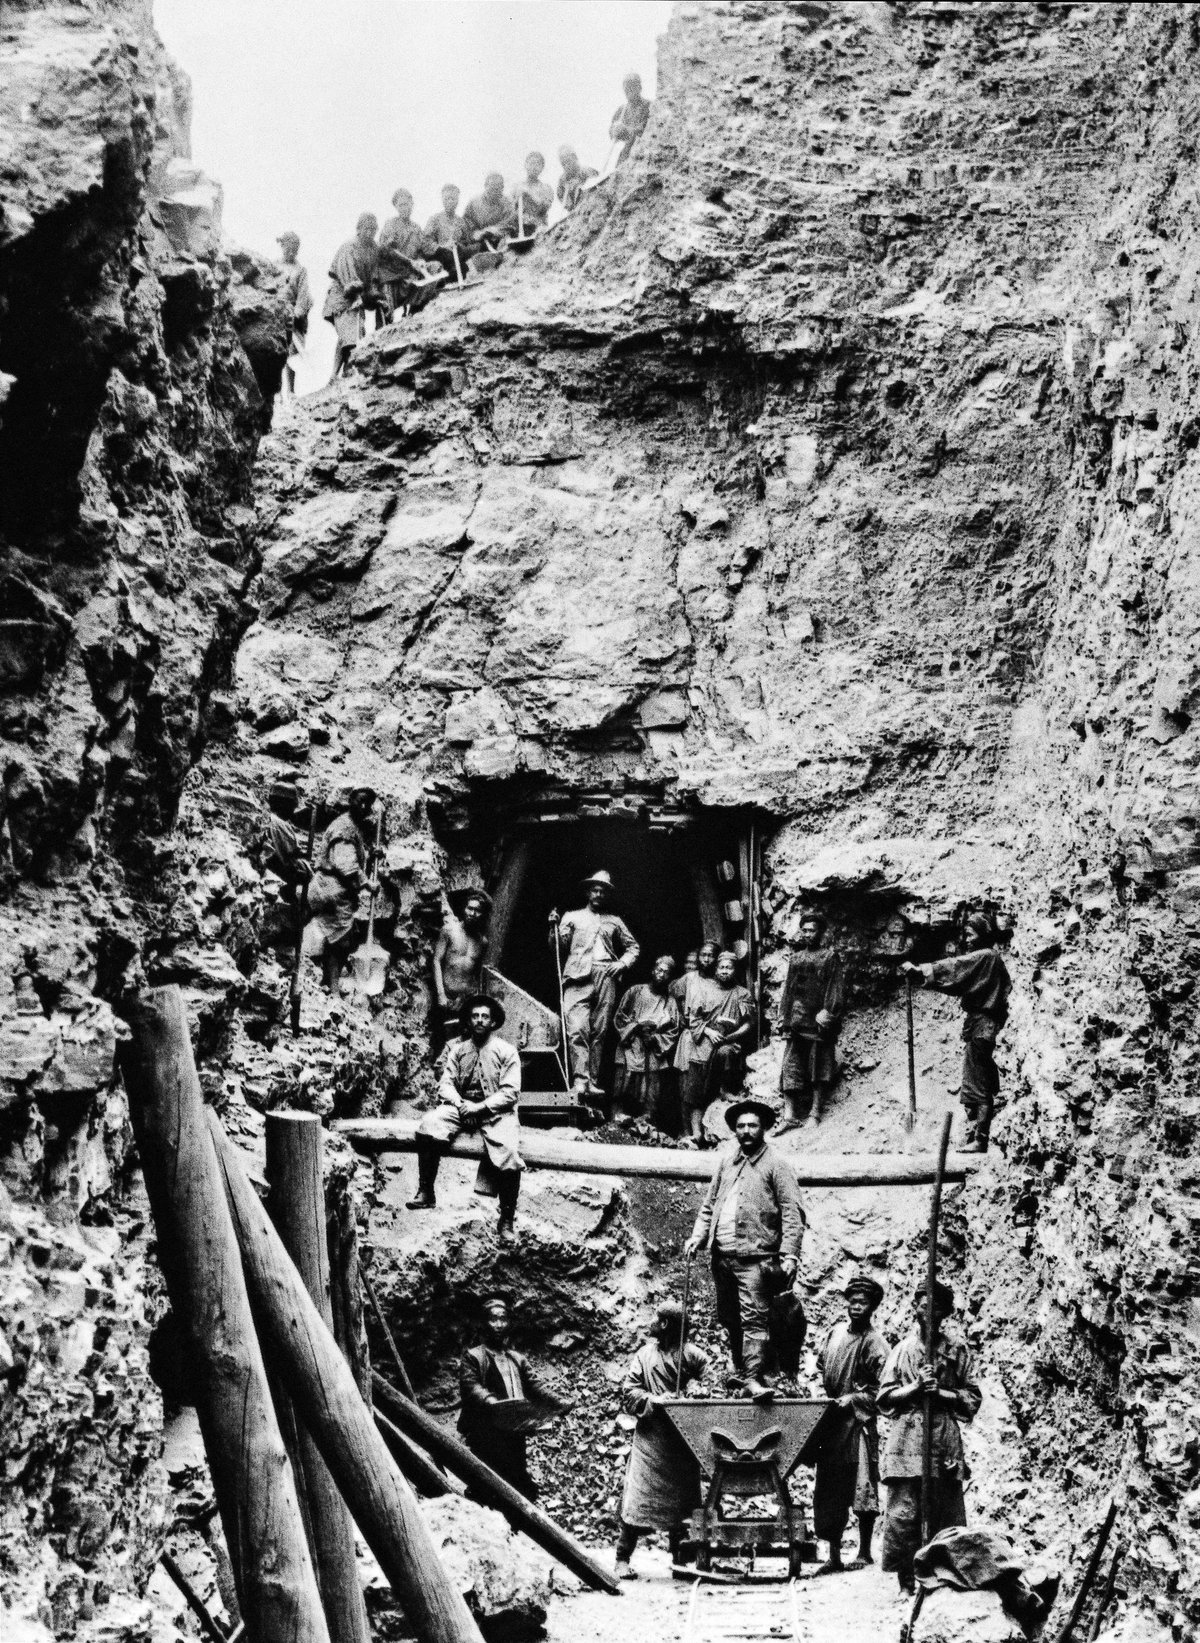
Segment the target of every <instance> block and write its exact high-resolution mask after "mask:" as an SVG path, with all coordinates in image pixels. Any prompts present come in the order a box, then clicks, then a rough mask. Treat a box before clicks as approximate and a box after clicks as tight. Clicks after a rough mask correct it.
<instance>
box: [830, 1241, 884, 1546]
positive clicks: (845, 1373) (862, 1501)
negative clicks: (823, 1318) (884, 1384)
mask: <svg viewBox="0 0 1200 1643" xmlns="http://www.w3.org/2000/svg"><path fill="white" fill-rule="evenodd" d="M842 1294H843V1295H844V1296H845V1297H846V1321H845V1323H840V1324H834V1326H833V1328H832V1329H831V1330H830V1331H829V1334H828V1335H827V1336H826V1337H825V1341H824V1344H823V1345H822V1347H821V1350H820V1351H819V1352H818V1353H817V1369H818V1370H819V1372H820V1375H821V1379H822V1381H823V1383H824V1387H825V1396H826V1397H827V1398H829V1399H831V1400H832V1401H833V1403H834V1404H835V1405H836V1406H837V1407H836V1412H835V1413H834V1414H833V1415H831V1416H830V1417H828V1418H827V1422H826V1427H825V1433H826V1435H825V1438H824V1441H823V1442H822V1444H821V1450H820V1453H819V1454H818V1455H817V1465H816V1484H815V1487H814V1489H813V1529H814V1532H815V1534H816V1537H817V1539H818V1540H827V1541H828V1542H829V1560H828V1562H826V1563H824V1564H823V1565H822V1566H821V1568H820V1569H819V1570H818V1571H817V1572H818V1574H836V1573H837V1572H838V1571H839V1570H841V1569H842V1568H843V1567H844V1565H843V1563H842V1536H843V1535H844V1534H845V1532H846V1525H847V1524H848V1523H849V1521H850V1512H851V1509H853V1511H854V1513H855V1515H856V1516H857V1518H858V1556H857V1558H855V1560H854V1562H853V1563H851V1564H850V1567H851V1568H852V1569H861V1568H863V1567H864V1565H866V1564H868V1563H872V1562H874V1559H873V1558H872V1556H871V1539H872V1536H873V1535H874V1533H875V1519H876V1518H877V1517H878V1516H879V1426H878V1423H877V1421H876V1419H875V1400H876V1397H877V1395H878V1392H879V1377H880V1375H881V1374H882V1373H883V1366H884V1363H885V1362H886V1361H887V1355H888V1344H887V1342H886V1341H885V1340H884V1338H883V1336H882V1335H881V1334H880V1333H879V1331H878V1330H877V1329H876V1328H875V1327H874V1324H873V1322H872V1320H873V1318H874V1315H875V1309H876V1308H877V1307H878V1305H879V1303H880V1301H882V1300H883V1286H882V1285H881V1284H878V1283H876V1281H875V1279H874V1278H867V1277H865V1276H863V1275H862V1274H859V1275H857V1276H856V1277H853V1278H851V1280H850V1282H849V1283H848V1284H847V1285H846V1287H845V1289H844V1290H843V1291H842Z"/></svg>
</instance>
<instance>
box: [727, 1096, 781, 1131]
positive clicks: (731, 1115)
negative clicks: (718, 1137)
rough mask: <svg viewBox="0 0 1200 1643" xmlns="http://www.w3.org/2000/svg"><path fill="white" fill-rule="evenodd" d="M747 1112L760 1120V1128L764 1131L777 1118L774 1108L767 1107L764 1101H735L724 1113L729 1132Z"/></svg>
mask: <svg viewBox="0 0 1200 1643" xmlns="http://www.w3.org/2000/svg"><path fill="white" fill-rule="evenodd" d="M748 1112H752V1113H753V1114H754V1115H755V1117H756V1118H760V1119H761V1120H762V1127H763V1129H765V1130H769V1129H770V1127H771V1125H772V1124H773V1123H774V1122H775V1119H776V1117H777V1114H776V1112H775V1109H774V1107H768V1106H767V1104H766V1102H765V1101H735V1102H734V1103H733V1105H732V1107H730V1108H729V1109H728V1110H727V1111H726V1113H725V1122H726V1123H727V1124H728V1125H729V1128H730V1129H731V1130H732V1129H736V1128H737V1121H738V1119H739V1118H742V1117H743V1116H744V1115H745V1114H746V1113H748Z"/></svg>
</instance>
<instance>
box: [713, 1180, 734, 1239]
mask: <svg viewBox="0 0 1200 1643" xmlns="http://www.w3.org/2000/svg"><path fill="white" fill-rule="evenodd" d="M737 1223H738V1189H737V1188H736V1187H734V1188H733V1190H732V1191H731V1192H727V1193H726V1194H725V1202H724V1204H723V1205H722V1206H721V1213H720V1216H719V1217H718V1219H717V1230H716V1232H715V1233H714V1235H713V1243H714V1244H716V1246H717V1248H718V1249H733V1248H734V1246H735V1245H736V1243H737Z"/></svg>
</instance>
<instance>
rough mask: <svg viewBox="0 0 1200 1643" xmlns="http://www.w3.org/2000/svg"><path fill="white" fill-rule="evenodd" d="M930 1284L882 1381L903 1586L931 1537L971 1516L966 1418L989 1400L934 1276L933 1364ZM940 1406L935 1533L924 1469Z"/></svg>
mask: <svg viewBox="0 0 1200 1643" xmlns="http://www.w3.org/2000/svg"><path fill="white" fill-rule="evenodd" d="M925 1297H926V1290H925V1285H924V1284H922V1285H921V1287H920V1289H918V1290H917V1292H916V1295H915V1296H914V1297H913V1315H914V1327H913V1329H912V1331H911V1333H910V1334H909V1335H907V1336H906V1337H905V1338H904V1340H902V1341H901V1342H900V1344H899V1345H898V1346H894V1347H893V1348H892V1350H891V1351H890V1352H889V1353H888V1358H887V1362H886V1363H885V1364H884V1366H883V1374H882V1376H881V1378H880V1382H879V1399H878V1403H879V1412H880V1414H881V1415H886V1416H888V1417H889V1419H890V1423H891V1424H890V1425H889V1427H888V1435H887V1442H886V1443H885V1445H884V1450H883V1461H882V1463H881V1465H880V1468H879V1472H880V1476H881V1477H882V1479H883V1482H884V1483H885V1484H886V1486H887V1510H886V1512H885V1513H884V1518H883V1556H882V1560H881V1561H882V1566H883V1568H884V1569H887V1570H889V1571H891V1572H892V1573H893V1574H895V1575H897V1576H898V1577H899V1580H900V1589H901V1590H902V1591H905V1592H911V1591H912V1589H913V1558H914V1557H915V1556H916V1553H917V1551H918V1549H919V1548H920V1547H921V1545H922V1544H923V1543H924V1540H925V1539H932V1538H933V1536H934V1535H936V1534H938V1533H939V1531H940V1530H942V1529H950V1528H952V1527H954V1526H955V1525H956V1524H963V1523H965V1522H966V1521H967V1510H966V1506H965V1504H964V1502H963V1480H964V1478H965V1477H966V1475H967V1463H966V1458H965V1457H964V1455H963V1442H962V1432H961V1430H960V1428H959V1422H960V1421H966V1422H970V1421H972V1420H974V1418H975V1416H976V1414H977V1413H978V1410H979V1405H980V1404H981V1403H982V1401H983V1395H982V1393H981V1392H980V1390H979V1386H978V1383H977V1382H976V1379H975V1366H974V1362H973V1360H972V1357H971V1352H970V1349H969V1348H968V1346H967V1344H966V1342H965V1341H964V1340H963V1338H962V1336H961V1335H960V1334H958V1333H957V1331H956V1332H954V1333H953V1334H951V1333H949V1332H948V1331H947V1330H945V1328H944V1325H945V1323H946V1320H947V1319H948V1318H949V1317H950V1315H951V1313H952V1312H953V1311H954V1291H953V1290H952V1289H951V1288H950V1286H949V1284H944V1283H941V1282H940V1281H938V1280H936V1279H935V1280H934V1291H933V1337H934V1361H933V1366H932V1367H930V1366H928V1365H927V1362H926V1345H925V1332H926V1316H925V1314H926V1299H925ZM927 1398H928V1399H931V1400H932V1402H931V1408H932V1412H933V1468H932V1472H931V1474H930V1479H929V1534H928V1536H924V1537H923V1536H922V1533H921V1473H922V1466H923V1460H924V1438H925V1410H926V1399H927Z"/></svg>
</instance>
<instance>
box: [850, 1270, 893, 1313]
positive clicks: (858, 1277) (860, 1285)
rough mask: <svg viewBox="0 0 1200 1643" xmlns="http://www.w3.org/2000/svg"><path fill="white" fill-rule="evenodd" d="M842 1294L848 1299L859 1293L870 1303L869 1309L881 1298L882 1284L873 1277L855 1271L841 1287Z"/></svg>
mask: <svg viewBox="0 0 1200 1643" xmlns="http://www.w3.org/2000/svg"><path fill="white" fill-rule="evenodd" d="M842 1294H843V1295H844V1296H845V1297H846V1299H847V1300H848V1301H849V1300H851V1299H852V1298H853V1297H854V1296H855V1295H861V1296H862V1297H863V1298H864V1299H865V1300H866V1301H867V1302H868V1303H869V1305H870V1308H871V1311H872V1312H874V1310H875V1308H876V1307H877V1306H878V1305H879V1303H880V1302H881V1301H882V1300H883V1285H882V1284H880V1283H876V1281H875V1279H874V1278H868V1277H866V1276H864V1274H863V1273H861V1272H859V1273H856V1274H855V1276H854V1277H853V1278H851V1280H850V1282H849V1283H848V1284H847V1285H846V1287H845V1289H843V1291H842Z"/></svg>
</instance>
